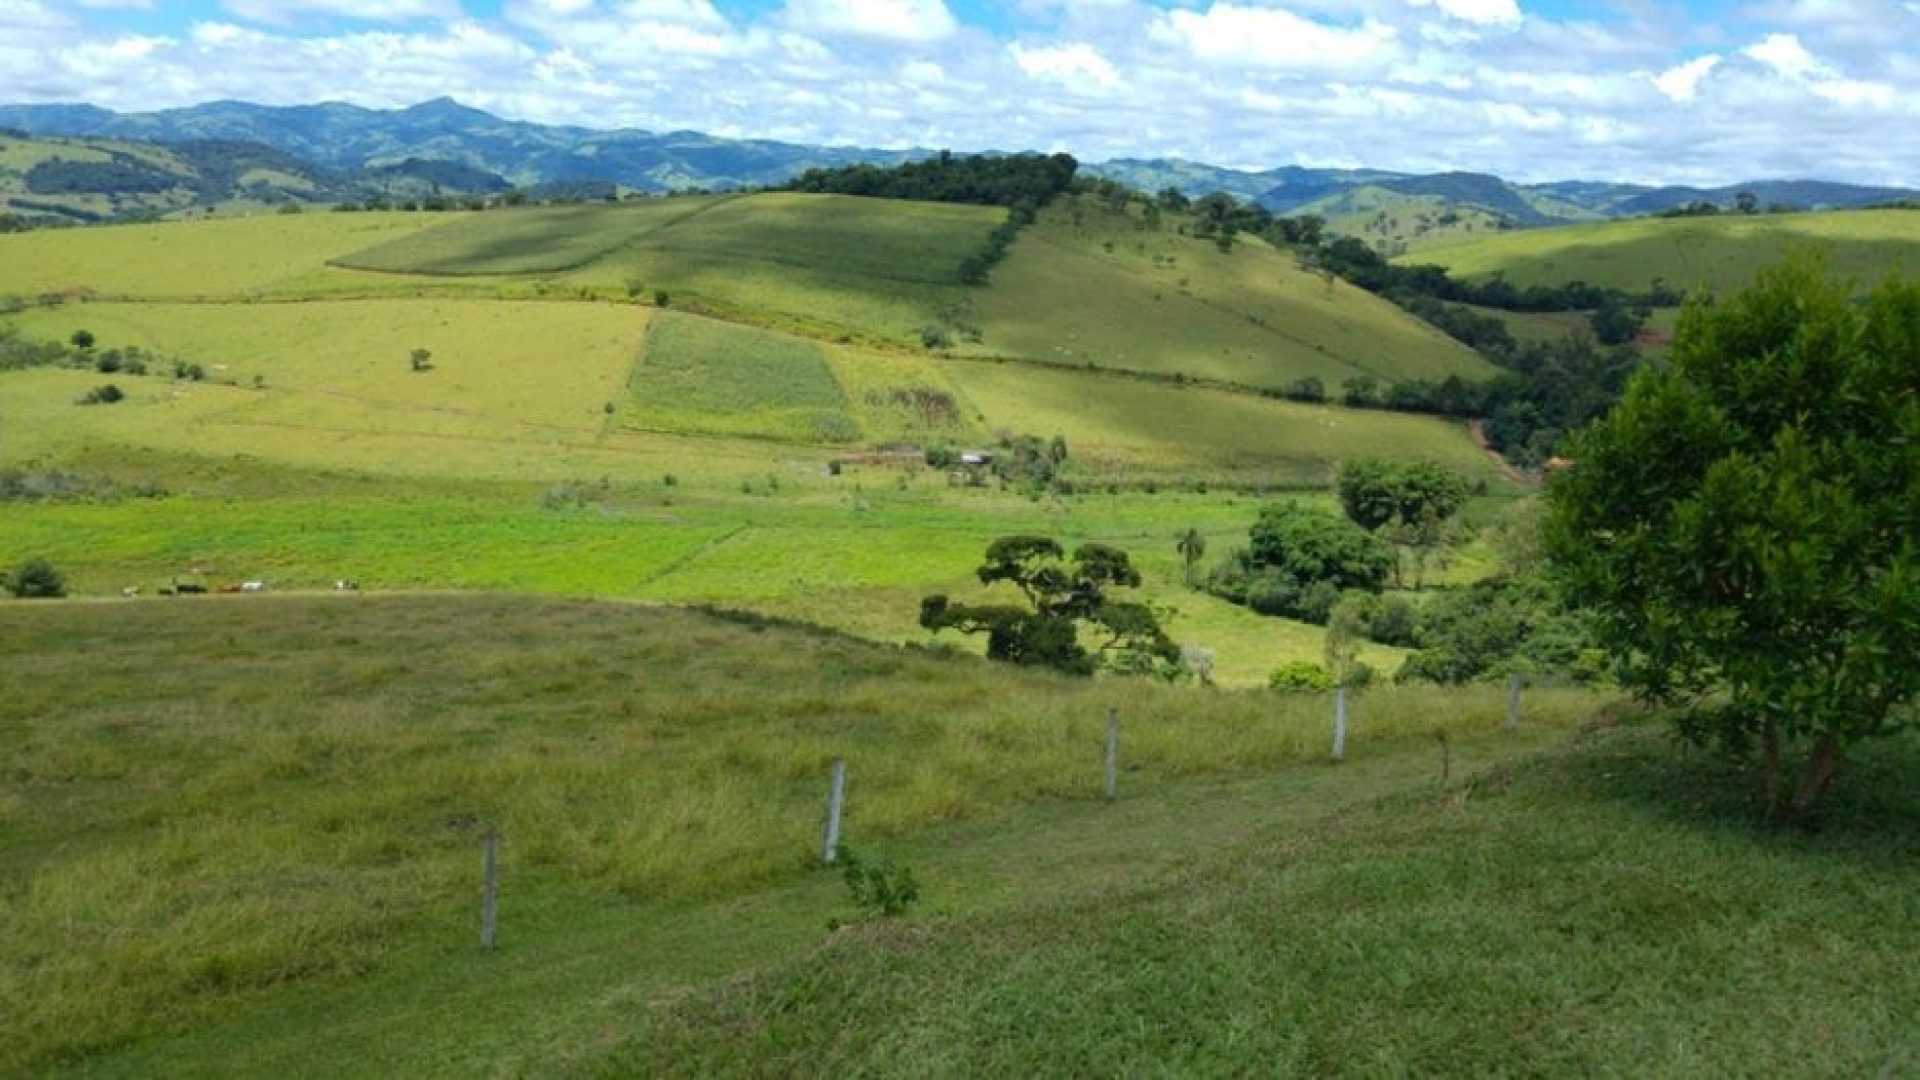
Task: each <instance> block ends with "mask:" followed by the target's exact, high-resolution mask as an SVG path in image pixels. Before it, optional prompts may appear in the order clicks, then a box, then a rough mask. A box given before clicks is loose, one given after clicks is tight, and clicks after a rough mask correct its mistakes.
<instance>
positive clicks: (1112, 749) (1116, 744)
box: [1107, 708, 1120, 802]
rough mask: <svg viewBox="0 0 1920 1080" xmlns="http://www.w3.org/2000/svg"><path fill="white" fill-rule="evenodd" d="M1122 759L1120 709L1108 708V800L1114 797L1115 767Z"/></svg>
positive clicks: (1110, 800)
mask: <svg viewBox="0 0 1920 1080" xmlns="http://www.w3.org/2000/svg"><path fill="white" fill-rule="evenodd" d="M1119 760H1120V710H1119V709H1117V708H1108V709H1107V801H1108V802H1112V801H1113V799H1114V795H1115V792H1114V767H1115V766H1116V765H1117V764H1118V763H1119Z"/></svg>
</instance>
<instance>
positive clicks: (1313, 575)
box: [1207, 502, 1393, 623]
mask: <svg viewBox="0 0 1920 1080" xmlns="http://www.w3.org/2000/svg"><path fill="white" fill-rule="evenodd" d="M1248 540H1249V543H1248V545H1247V547H1245V548H1243V549H1241V550H1239V551H1236V552H1234V553H1233V554H1232V555H1231V556H1229V557H1228V559H1227V561H1226V562H1225V563H1223V564H1222V565H1220V566H1219V567H1217V568H1215V570H1214V571H1213V573H1212V574H1211V575H1210V576H1209V578H1208V581H1207V589H1208V591H1209V592H1212V593H1214V594H1215V595H1217V596H1220V597H1222V598H1224V599H1227V600H1231V601H1232V602H1234V603H1236V604H1245V605H1246V606H1248V607H1250V608H1252V609H1254V610H1255V611H1258V612H1260V613H1261V614H1263V615H1285V616H1288V617H1290V618H1295V619H1305V620H1306V621H1308V622H1316V623H1323V622H1325V621H1326V620H1327V616H1328V614H1329V613H1330V612H1331V611H1332V610H1333V605H1334V604H1335V603H1336V602H1337V601H1338V600H1339V599H1340V594H1341V593H1342V592H1344V591H1346V590H1348V589H1359V590H1362V591H1365V592H1379V591H1380V590H1381V588H1382V587H1383V586H1384V585H1385V584H1386V580H1387V575H1388V574H1389V573H1391V572H1392V569H1393V553H1392V551H1390V550H1389V549H1388V548H1387V545H1386V544H1385V543H1384V542H1382V541H1381V540H1380V538H1378V537H1376V536H1374V535H1373V534H1371V533H1369V532H1367V531H1366V530H1365V529H1362V528H1360V527H1359V526H1357V525H1355V524H1353V523H1352V522H1350V521H1347V520H1345V519H1344V518H1341V517H1337V516H1335V515H1333V514H1329V513H1325V512H1322V511H1319V510H1315V509H1312V508H1311V507H1305V506H1301V505H1299V504H1298V503H1291V502H1289V503H1280V504H1277V505H1274V506H1269V507H1266V508H1265V509H1263V510H1261V511H1260V517H1259V518H1258V520H1256V521H1255V522H1254V525H1253V528H1252V529H1251V530H1250V531H1249V533H1248Z"/></svg>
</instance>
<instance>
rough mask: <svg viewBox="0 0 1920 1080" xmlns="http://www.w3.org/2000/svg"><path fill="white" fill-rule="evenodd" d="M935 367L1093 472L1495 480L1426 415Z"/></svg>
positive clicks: (997, 369) (1097, 378) (1044, 372)
mask: <svg viewBox="0 0 1920 1080" xmlns="http://www.w3.org/2000/svg"><path fill="white" fill-rule="evenodd" d="M944 370H945V371H946V372H947V374H948V376H949V377H950V378H951V379H952V380H953V382H954V384H955V385H956V386H957V387H958V388H959V389H960V391H961V393H962V394H964V395H965V397H966V399H967V400H968V402H969V403H971V404H972V405H973V407H974V408H975V409H976V410H977V411H978V414H979V415H980V416H981V417H982V418H983V420H984V421H985V422H986V423H988V424H990V425H991V426H993V427H996V428H1008V429H1011V430H1014V431H1019V432H1031V433H1034V434H1038V435H1041V436H1042V437H1045V436H1050V435H1053V434H1056V433H1057V434H1062V435H1065V436H1066V439H1067V445H1068V447H1069V448H1070V449H1071V452H1072V454H1073V456H1074V459H1075V460H1076V461H1078V462H1080V463H1082V464H1084V465H1085V466H1087V467H1088V468H1089V469H1091V470H1092V471H1093V472H1094V473H1095V474H1096V475H1101V474H1111V475H1114V476H1116V477H1119V478H1124V479H1129V480H1135V481H1138V480H1143V479H1145V480H1158V481H1160V482H1163V483H1165V482H1176V483H1178V482H1186V483H1193V482H1204V481H1205V480H1209V479H1210V480H1212V481H1213V482H1215V483H1231V484H1240V485H1249V484H1252V485H1266V486H1270V487H1276V488H1278V487H1319V486H1322V485H1324V484H1326V483H1327V482H1328V480H1329V478H1330V477H1331V475H1332V471H1333V469H1334V468H1335V467H1336V466H1337V465H1338V464H1339V463H1340V461H1341V460H1343V459H1345V458H1348V457H1363V456H1371V457H1386V458H1397V459H1403V460H1411V459H1418V460H1427V461H1435V462H1438V463H1440V464H1443V465H1446V466H1448V467H1450V468H1453V469H1456V470H1458V471H1459V472H1461V473H1462V474H1464V475H1466V476H1468V477H1469V478H1473V479H1483V480H1486V481H1487V482H1488V483H1489V484H1493V485H1499V484H1501V483H1502V481H1501V480H1500V478H1499V475H1498V473H1497V471H1496V470H1495V469H1494V467H1493V465H1492V464H1491V463H1490V462H1489V461H1488V459H1487V457H1486V455H1485V454H1483V453H1481V452H1480V451H1478V450H1477V449H1475V447H1474V446H1473V444H1472V443H1471V442H1469V441H1468V440H1467V439H1466V438H1465V437H1464V430H1465V429H1464V428H1463V427H1462V426H1461V425H1459V424H1456V423H1451V422H1448V421H1443V420H1437V419H1433V418H1431V417H1421V416H1409V415H1405V414H1400V413H1388V412H1380V411H1377V410H1363V409H1347V408H1342V407H1338V406H1332V405H1306V404H1301V403H1297V402H1291V401H1283V400H1279V399H1275V398H1266V397H1260V396H1256V395H1252V394H1245V393H1231V392H1227V391H1223V390H1214V389H1208V388H1201V387H1193V386H1175V385H1168V384H1166V383H1159V382H1151V381H1147V380H1140V379H1128V378H1123V377H1116V376H1113V375H1110V374H1102V373H1097V372H1085V371H1071V370H1055V369H1050V368H1048V367H1045V366H1036V365H1031V364H1015V363H989V362H975V361H952V362H949V363H947V364H946V365H945V366H944Z"/></svg>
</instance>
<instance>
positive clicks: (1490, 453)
mask: <svg viewBox="0 0 1920 1080" xmlns="http://www.w3.org/2000/svg"><path fill="white" fill-rule="evenodd" d="M1467 434H1468V435H1469V436H1471V437H1472V438H1473V445H1475V446H1477V447H1479V448H1480V450H1481V452H1482V453H1484V454H1486V455H1487V457H1489V458H1491V459H1493V464H1494V465H1495V466H1496V467H1497V468H1499V470H1500V475H1502V476H1505V477H1506V478H1507V479H1509V480H1511V481H1513V482H1514V483H1516V484H1519V485H1520V486H1521V487H1539V486H1540V481H1539V480H1538V479H1536V478H1534V477H1531V476H1528V475H1527V474H1526V473H1524V472H1521V471H1520V470H1519V469H1518V468H1517V467H1515V465H1514V464H1513V462H1511V461H1508V460H1507V459H1506V458H1504V457H1501V456H1500V451H1498V450H1495V449H1494V448H1493V447H1492V446H1491V445H1490V444H1489V443H1488V442H1487V429H1486V421H1484V420H1469V421H1467Z"/></svg>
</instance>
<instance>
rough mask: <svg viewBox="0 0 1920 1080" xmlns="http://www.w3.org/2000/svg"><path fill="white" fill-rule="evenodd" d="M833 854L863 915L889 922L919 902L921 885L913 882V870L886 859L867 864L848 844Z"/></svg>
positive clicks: (848, 891) (841, 874)
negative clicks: (888, 920) (875, 916)
mask: <svg viewBox="0 0 1920 1080" xmlns="http://www.w3.org/2000/svg"><path fill="white" fill-rule="evenodd" d="M833 851H834V861H835V862H837V863H839V864H840V877H841V879H842V880H844V881H845V882H846V883H847V894H848V895H849V896H851V897H852V898H853V902H854V905H855V906H856V907H858V908H859V909H860V910H861V911H862V912H865V913H866V914H868V915H878V916H880V917H881V918H883V919H890V918H893V917H894V916H896V915H903V914H905V913H906V910H907V909H908V908H909V907H912V906H913V905H914V904H916V903H918V902H919V900H920V883H919V882H917V881H915V880H914V877H913V868H912V867H910V866H901V865H898V864H896V863H894V861H893V860H892V859H889V858H886V857H884V856H883V857H881V858H879V859H877V860H875V861H873V862H868V861H867V860H865V859H863V858H861V857H860V855H859V854H858V853H856V852H855V851H854V850H853V849H852V848H850V847H848V846H847V845H845V844H841V845H840V846H838V847H836V848H834V849H833Z"/></svg>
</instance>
